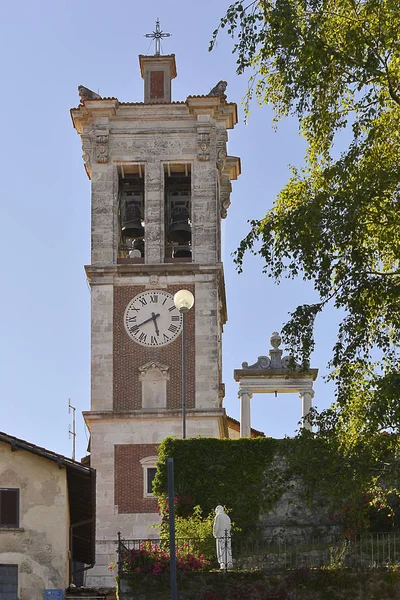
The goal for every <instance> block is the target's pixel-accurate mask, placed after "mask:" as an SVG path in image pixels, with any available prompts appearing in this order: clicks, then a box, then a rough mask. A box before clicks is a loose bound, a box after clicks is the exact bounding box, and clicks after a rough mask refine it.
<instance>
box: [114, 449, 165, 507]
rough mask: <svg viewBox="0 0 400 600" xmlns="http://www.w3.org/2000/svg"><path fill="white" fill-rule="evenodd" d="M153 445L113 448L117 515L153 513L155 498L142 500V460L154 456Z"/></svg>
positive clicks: (155, 453)
mask: <svg viewBox="0 0 400 600" xmlns="http://www.w3.org/2000/svg"><path fill="white" fill-rule="evenodd" d="M156 455H157V446H156V445H154V444H119V445H116V446H115V453H114V460H115V482H114V503H115V504H116V505H117V506H118V513H119V514H122V513H155V512H156V510H157V498H144V493H143V491H144V481H143V467H142V465H141V464H140V461H141V460H142V458H146V457H147V456H156Z"/></svg>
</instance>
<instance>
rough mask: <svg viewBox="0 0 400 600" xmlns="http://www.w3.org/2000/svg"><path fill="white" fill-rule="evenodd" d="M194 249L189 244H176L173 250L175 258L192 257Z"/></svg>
mask: <svg viewBox="0 0 400 600" xmlns="http://www.w3.org/2000/svg"><path fill="white" fill-rule="evenodd" d="M191 256H192V251H191V249H190V247H189V246H176V247H175V248H174V250H173V257H174V258H191Z"/></svg>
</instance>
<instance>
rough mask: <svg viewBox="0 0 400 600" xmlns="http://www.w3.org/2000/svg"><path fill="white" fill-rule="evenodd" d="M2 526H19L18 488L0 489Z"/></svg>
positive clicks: (0, 522)
mask: <svg viewBox="0 0 400 600" xmlns="http://www.w3.org/2000/svg"><path fill="white" fill-rule="evenodd" d="M0 527H19V490H18V489H0Z"/></svg>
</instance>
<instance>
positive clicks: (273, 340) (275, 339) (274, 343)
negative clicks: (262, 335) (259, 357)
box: [269, 331, 282, 348]
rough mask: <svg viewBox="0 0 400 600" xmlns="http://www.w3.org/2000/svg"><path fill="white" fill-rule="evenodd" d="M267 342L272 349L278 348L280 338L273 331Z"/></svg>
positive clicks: (280, 341)
mask: <svg viewBox="0 0 400 600" xmlns="http://www.w3.org/2000/svg"><path fill="white" fill-rule="evenodd" d="M269 341H270V342H271V346H272V347H273V348H279V346H280V345H281V343H282V338H281V336H280V335H279V333H278V332H277V331H274V332H273V334H272V335H271V337H270V338H269Z"/></svg>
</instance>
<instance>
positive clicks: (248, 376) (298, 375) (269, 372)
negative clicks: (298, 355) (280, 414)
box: [233, 369, 318, 385]
mask: <svg viewBox="0 0 400 600" xmlns="http://www.w3.org/2000/svg"><path fill="white" fill-rule="evenodd" d="M233 376H234V378H235V381H241V382H243V384H244V385H246V380H253V381H254V379H255V378H256V379H261V378H262V379H282V378H283V379H285V380H289V379H312V380H313V381H315V380H316V379H317V377H318V369H308V370H307V371H301V370H298V371H292V370H289V369H235V370H234V371H233Z"/></svg>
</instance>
